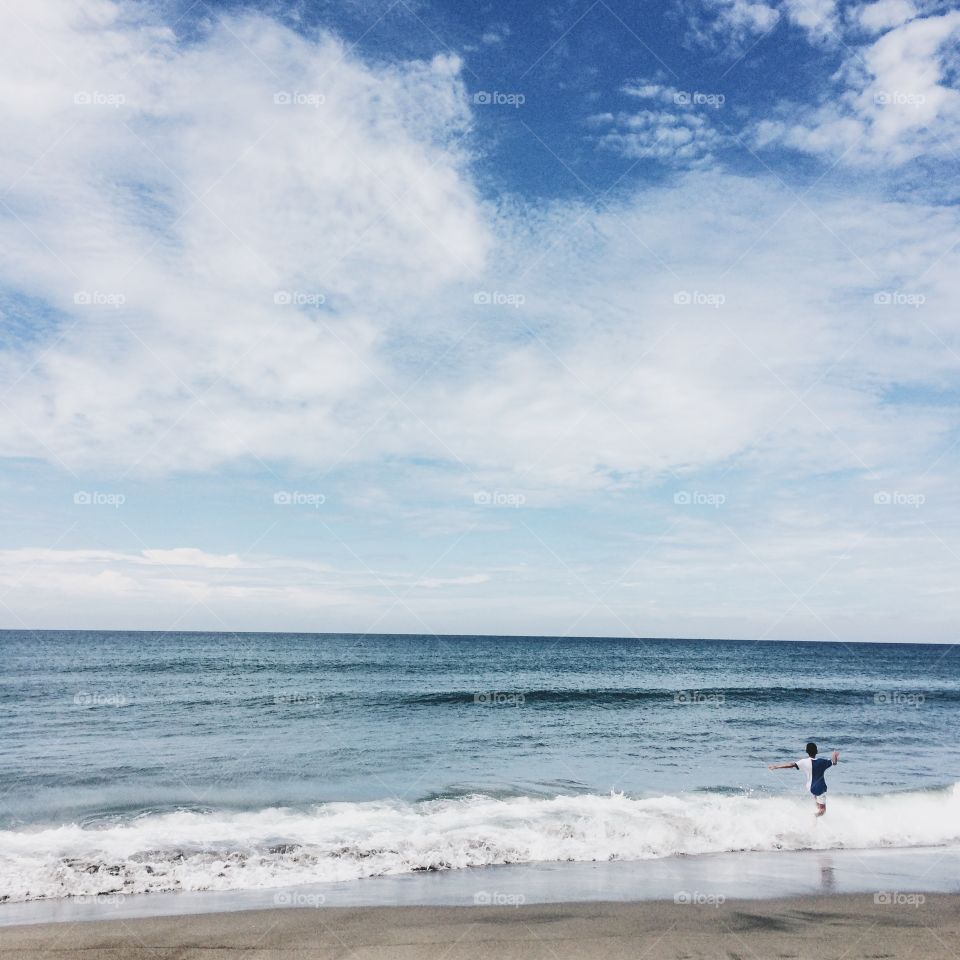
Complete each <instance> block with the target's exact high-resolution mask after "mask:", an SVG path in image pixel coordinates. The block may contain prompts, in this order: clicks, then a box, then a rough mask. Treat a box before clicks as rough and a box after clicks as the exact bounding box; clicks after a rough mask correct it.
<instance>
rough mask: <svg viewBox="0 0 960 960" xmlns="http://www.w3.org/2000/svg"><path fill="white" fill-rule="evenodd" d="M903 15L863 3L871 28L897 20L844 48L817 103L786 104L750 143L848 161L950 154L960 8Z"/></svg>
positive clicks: (957, 124)
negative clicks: (843, 62)
mask: <svg viewBox="0 0 960 960" xmlns="http://www.w3.org/2000/svg"><path fill="white" fill-rule="evenodd" d="M876 6H880V5H879V4H877V5H876ZM909 15H910V11H909V10H907V9H905V8H903V7H896V6H895V5H890V4H884V5H883V7H882V8H881V9H880V10H872V9H871V8H869V7H868V8H863V9H862V10H861V18H863V17H866V21H865V23H866V24H868V25H869V26H870V27H871V28H872V29H875V30H879V29H883V26H884V25H891V26H892V25H893V24H897V25H896V26H892V29H889V30H887V31H886V32H884V33H883V34H882V35H881V36H880V37H879V38H877V39H874V40H872V41H870V42H869V43H867V44H863V45H861V46H860V47H859V48H858V49H854V50H852V51H851V52H850V54H849V56H848V61H847V63H846V66H845V68H844V69H843V70H842V71H841V72H840V73H839V74H838V76H837V78H836V80H835V82H834V83H833V84H832V86H831V89H830V92H829V94H828V95H827V96H825V97H824V99H823V102H822V103H820V104H818V105H816V106H797V105H795V104H785V105H783V106H782V107H781V110H780V111H779V112H780V116H778V117H775V118H772V119H767V120H764V121H762V122H760V123H759V124H758V125H757V127H756V131H755V137H756V142H757V143H758V144H759V145H760V146H769V145H771V144H778V145H785V146H787V147H790V148H792V149H795V150H799V151H802V152H805V153H811V154H818V155H822V156H827V157H829V156H833V157H836V158H841V159H842V160H843V162H845V163H853V164H873V165H876V164H893V165H902V164H905V163H908V162H909V161H911V160H915V159H917V158H920V157H929V158H938V157H939V158H949V157H951V156H953V155H954V154H955V151H956V149H957V147H958V145H960V90H958V89H957V88H956V86H955V68H956V63H957V56H958V51H960V46H958V42H960V12H958V11H950V12H948V13H944V14H940V15H937V16H927V17H918V18H915V19H909V20H907V19H906V18H907V17H908V16H909ZM903 21H905V22H903ZM788 115H789V116H790V118H789V119H787V116H788Z"/></svg>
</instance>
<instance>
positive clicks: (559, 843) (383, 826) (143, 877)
mask: <svg viewBox="0 0 960 960" xmlns="http://www.w3.org/2000/svg"><path fill="white" fill-rule="evenodd" d="M957 842H960V784H955V785H954V786H953V787H950V788H946V789H943V790H936V791H922V792H913V793H894V794H885V795H877V796H861V797H856V796H849V795H842V794H838V795H836V796H835V797H831V799H830V806H829V812H828V814H827V816H826V817H824V818H823V819H821V820H816V819H814V817H813V803H812V802H811V801H810V799H809V798H800V797H769V796H766V797H753V796H730V795H719V794H709V793H704V794H683V795H678V796H661V797H650V798H631V797H627V796H622V795H619V794H612V795H609V796H595V795H584V796H561V797H556V798H552V799H543V798H528V797H517V798H511V799H507V800H498V799H493V798H491V797H487V796H482V795H474V796H469V797H462V798H458V799H444V800H431V801H424V802H420V803H401V802H386V801H383V802H379V801H378V802H370V803H330V804H324V805H322V806H317V807H313V808H311V809H308V810H301V809H290V808H270V809H264V810H258V811H252V812H239V813H238V812H212V813H194V812H177V813H164V814H156V815H147V816H140V817H138V818H136V819H132V820H128V821H126V822H120V823H112V824H110V825H107V826H98V827H81V826H78V825H76V824H68V825H64V826H59V827H54V828H34V829H21V830H8V831H2V832H0V900H33V899H39V898H48V897H64V896H76V895H86V896H90V895H94V894H106V893H116V892H122V893H127V894H132V893H143V892H147V891H160V890H238V889H255V888H264V887H280V886H289V885H293V884H298V883H318V882H324V881H337V880H351V879H356V878H360V877H368V876H378V875H386V874H401V873H407V872H410V871H415V870H444V869H455V868H459V867H468V866H484V865H490V864H503V863H525V862H531V861H544V860H547V861H551V860H552V861H557V860H579V861H591V860H642V859H649V858H656V857H667V856H671V855H675V854H703V853H720V852H724V851H739V850H777V849H783V850H803V849H820V850H826V849H835V848H841V847H851V848H853V847H856V848H876V847H913V846H937V845H944V844H953V843H957Z"/></svg>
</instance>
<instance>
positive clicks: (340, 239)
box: [0, 2, 489, 471]
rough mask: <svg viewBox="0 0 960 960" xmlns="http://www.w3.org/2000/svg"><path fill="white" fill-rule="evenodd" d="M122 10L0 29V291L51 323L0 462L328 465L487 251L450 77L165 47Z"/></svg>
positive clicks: (26, 355)
mask: <svg viewBox="0 0 960 960" xmlns="http://www.w3.org/2000/svg"><path fill="white" fill-rule="evenodd" d="M131 9H132V8H126V7H121V6H118V5H114V4H111V3H106V2H96V3H94V2H81V3H76V4H74V3H62V4H61V3H57V2H51V3H45V4H38V5H33V6H31V7H30V8H29V9H24V10H18V11H16V13H14V12H13V11H12V10H10V9H9V8H8V10H7V12H6V14H0V17H2V21H0V32H2V35H3V36H4V46H5V49H8V50H10V51H11V53H12V55H11V56H9V57H4V59H3V63H2V66H0V70H2V71H3V76H2V81H3V83H4V86H5V89H6V91H7V93H6V96H5V97H4V99H3V101H2V102H0V111H2V115H3V120H4V125H5V126H7V127H9V128H14V127H15V128H16V129H17V130H18V136H17V137H15V138H14V137H7V138H4V141H3V144H2V145H0V178H2V181H3V182H4V183H5V184H9V185H11V187H12V189H11V192H10V196H9V197H8V201H7V202H8V204H9V209H7V210H4V211H3V215H2V216H0V248H2V250H3V251H4V257H3V267H2V276H0V279H2V282H3V284H4V286H5V287H7V288H8V289H12V290H14V291H18V292H19V293H20V294H21V295H23V296H28V297H32V298H36V299H40V300H45V301H47V302H48V303H49V305H50V309H51V310H52V311H54V312H55V315H56V316H57V317H58V323H59V328H60V332H59V333H58V334H54V335H51V336H50V337H49V339H48V341H47V342H44V343H41V344H40V345H39V347H38V348H37V349H36V350H35V351H31V350H29V349H28V350H24V351H18V352H13V353H11V352H8V353H7V354H5V355H4V356H3V357H2V361H0V363H2V372H3V378H4V381H5V382H7V383H12V384H13V385H14V388H13V389H12V390H10V391H9V392H8V394H7V396H6V398H5V402H6V404H7V413H8V416H7V417H5V418H4V423H5V429H4V430H3V433H2V436H0V449H2V452H3V453H4V454H6V455H9V456H21V455H33V454H36V453H42V455H44V456H52V457H53V458H55V459H57V460H59V461H61V462H63V463H65V464H67V465H70V466H77V465H83V464H89V463H91V462H108V463H113V464H124V465H127V466H129V465H133V464H135V463H139V464H140V466H141V467H142V468H144V469H147V470H155V471H156V470H164V469H167V468H169V467H173V468H175V469H176V468H187V469H190V468H204V467H207V466H210V465H211V464H215V463H218V462H223V461H228V460H231V459H234V458H243V457H245V456H247V455H249V454H253V455H255V456H259V457H288V456H293V457H297V456H298V453H299V452H300V451H302V453H303V458H304V459H307V460H316V459H317V457H318V451H325V453H324V454H322V455H325V456H327V457H328V458H329V459H331V460H332V459H334V457H333V455H332V454H331V453H330V451H331V450H333V449H337V450H341V451H342V450H346V449H347V448H348V447H349V445H350V443H351V442H352V440H353V439H354V438H355V437H357V436H359V435H360V434H361V433H362V431H363V429H364V425H365V424H364V422H363V414H362V413H361V412H359V410H358V407H359V403H358V401H359V400H360V399H362V398H367V399H369V398H372V397H373V396H374V395H380V396H381V397H383V398H385V399H384V400H383V401H382V402H383V403H386V402H387V398H389V395H390V391H389V389H386V390H385V389H384V381H386V380H389V378H390V374H389V371H387V370H386V369H385V368H384V365H383V361H382V357H381V355H380V353H379V350H380V346H381V343H382V341H383V339H384V338H385V337H386V336H388V335H389V332H390V330H391V328H393V327H402V326H403V324H404V323H405V322H412V321H413V319H415V318H416V315H417V313H418V312H419V310H420V309H421V304H422V302H423V298H428V297H429V296H430V295H431V293H432V292H435V291H438V290H442V289H443V287H444V285H445V284H448V283H450V282H451V281H454V280H458V279H460V278H462V277H464V276H468V275H469V274H470V273H471V272H473V271H475V270H476V269H477V267H478V266H479V264H480V263H482V261H483V257H484V255H485V251H486V249H487V246H488V243H489V237H488V234H487V231H486V227H485V225H484V222H483V218H482V215H481V212H480V208H479V205H478V202H477V199H476V197H475V194H474V191H473V189H472V187H471V185H470V183H469V181H468V180H467V179H466V178H465V177H464V176H463V172H462V171H463V168H464V164H465V162H466V154H465V151H464V149H463V147H462V146H461V138H462V136H463V134H464V133H465V132H466V131H467V130H468V128H469V122H470V121H469V113H468V107H467V99H466V97H465V96H464V93H463V88H462V84H461V81H460V79H459V76H458V70H459V64H458V63H457V61H456V60H454V59H451V58H447V57H438V58H436V59H435V60H434V61H432V62H430V63H419V62H415V63H410V64H399V65H396V66H393V67H382V68H378V69H373V68H369V67H366V66H364V65H362V64H360V63H358V62H357V61H356V60H355V59H353V58H352V57H351V56H350V55H349V53H348V52H347V51H346V50H345V49H344V47H343V46H342V45H341V44H340V43H339V42H338V41H336V40H335V39H333V38H330V37H327V36H323V35H320V36H318V37H317V38H316V39H315V40H310V39H306V38H304V37H300V36H298V35H296V34H294V33H292V32H291V31H289V30H287V29H285V28H282V27H280V26H278V25H277V24H276V23H274V22H273V21H270V20H267V19H265V18H261V17H257V16H252V15H251V16H243V17H238V18H229V17H228V18H225V19H223V20H220V21H217V22H216V23H215V24H214V25H213V26H212V27H211V29H210V33H209V35H208V36H207V37H205V38H204V39H201V40H198V41H196V42H193V43H190V44H184V45H178V44H177V43H176V42H175V41H174V39H173V38H172V36H171V35H170V34H169V32H168V31H166V30H163V29H161V28H159V27H152V26H150V25H149V24H147V25H144V24H143V23H142V22H141V21H139V20H138V19H136V18H134V19H133V20H132V21H131V20H130V19H129V17H130V16H131V13H130V11H131ZM38 31H39V32H42V33H43V34H44V36H45V50H46V53H45V55H44V56H43V57H37V56H34V55H32V54H30V53H29V51H30V50H32V49H33V39H32V38H33V37H34V35H35V33H36V32H38ZM77 100H79V101H80V102H75V101H77ZM275 300H279V301H280V302H279V303H278V302H275ZM335 411H336V413H335ZM350 411H353V413H352V414H351V412H350Z"/></svg>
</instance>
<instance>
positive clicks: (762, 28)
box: [684, 0, 781, 56]
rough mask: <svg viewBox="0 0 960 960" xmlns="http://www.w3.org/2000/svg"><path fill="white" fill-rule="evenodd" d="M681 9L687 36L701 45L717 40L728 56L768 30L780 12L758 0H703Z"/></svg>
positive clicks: (711, 45)
mask: <svg viewBox="0 0 960 960" xmlns="http://www.w3.org/2000/svg"><path fill="white" fill-rule="evenodd" d="M684 9H685V11H686V14H687V26H688V31H689V37H690V39H691V40H692V41H693V42H694V43H697V44H699V45H701V46H707V47H713V48H716V46H717V45H718V44H720V45H721V46H722V49H723V50H724V52H725V53H726V54H727V55H728V56H741V55H742V54H743V53H744V52H745V50H746V49H748V48H749V47H750V46H751V45H752V44H754V43H756V41H757V40H758V39H759V38H760V37H762V36H764V35H765V34H767V33H769V32H770V31H772V30H773V28H774V27H775V26H776V25H777V23H778V22H779V20H780V16H781V15H780V11H779V10H778V9H777V7H776V5H774V4H768V3H763V2H762V0H705V2H703V3H698V4H692V3H688V4H686V5H685V6H684Z"/></svg>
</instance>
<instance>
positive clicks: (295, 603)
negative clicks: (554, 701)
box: [0, 0, 960, 642]
mask: <svg viewBox="0 0 960 960" xmlns="http://www.w3.org/2000/svg"><path fill="white" fill-rule="evenodd" d="M0 18H2V20H3V23H2V27H3V29H2V30H0V37H2V40H0V45H2V47H3V49H2V53H3V54H4V55H3V57H0V64H2V66H0V70H2V72H3V90H4V91H5V93H4V95H3V98H2V100H0V110H2V111H3V114H4V129H6V130H12V131H14V132H15V134H14V135H13V136H10V137H7V138H5V140H4V143H3V144H2V145H0V184H2V191H0V192H2V203H0V249H2V253H3V256H2V258H0V322H2V331H3V339H2V343H0V381H2V385H0V392H2V408H3V417H2V418H0V424H2V425H0V456H2V457H3V468H2V484H3V487H2V489H3V494H4V495H3V498H2V501H0V517H2V521H3V525H2V530H3V542H2V544H0V625H2V626H5V627H9V628H14V629H16V628H24V627H28V628H42V627H62V628H70V627H75V628H142V629H158V630H175V629H221V630H244V629H255V630H305V631H342V630H347V631H352V632H366V631H370V632H390V631H398V632H425V633H429V632H436V633H473V632H479V633H510V634H531V633H532V634H557V635H624V636H627V635H637V636H697V637H701V636H702V637H747V638H755V639H813V640H843V641H870V640H885V641H892V640H905V641H938V642H952V641H953V639H954V631H955V623H956V622H957V619H956V618H957V614H958V613H960V599H958V595H957V588H956V586H955V584H956V581H957V577H956V573H957V565H958V561H960V542H958V538H957V530H958V524H957V520H958V516H960V514H958V509H960V500H958V497H957V495H956V493H955V490H954V488H955V484H954V483H953V482H952V481H953V477H954V475H955V469H956V466H957V452H956V444H957V440H958V433H957V417H956V411H957V391H958V369H960V349H958V328H957V322H956V310H955V303H956V297H957V293H958V290H957V286H958V281H957V279H956V278H957V276H958V275H960V274H958V271H957V252H956V250H957V244H958V243H960V217H958V214H957V207H956V188H955V186H954V184H955V182H956V170H957V160H958V154H957V151H958V148H960V90H958V89H957V86H958V74H957V66H958V63H960V58H958V39H960V13H958V12H957V11H954V10H951V9H950V8H949V7H948V6H946V5H938V4H914V3H912V2H910V0H877V2H873V3H862V4H860V3H847V4H844V3H838V2H833V0H783V2H772V3H767V2H764V0H756V2H751V0H696V2H691V0H670V2H663V3H659V4H656V5H646V6H637V5H628V4H623V3H607V2H606V0H598V2H595V3H591V2H583V3H562V4H556V5H540V4H524V5H516V4H496V3H491V4H482V5H472V4H471V5H460V4H452V3H432V2H413V0H410V2H408V0H399V2H393V3H389V2H381V3H365V2H356V3H350V4H304V3H297V4H291V3H277V4H270V5H256V4H254V5H249V4H238V3H221V4H217V3H206V2H203V0H200V2H197V3H192V4H191V3H190V2H189V0H186V2H182V3H169V4H133V3H127V2H113V0H96V2H94V0H80V2H74V3H66V2H60V0H42V2H38V3H37V4H35V5H31V7H30V9H29V10H16V11H13V10H9V11H7V12H5V13H3V14H0ZM37 49H41V50H42V51H43V56H37V55H36V53H35V51H36V50H37Z"/></svg>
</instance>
